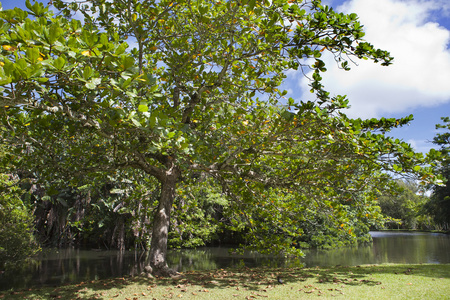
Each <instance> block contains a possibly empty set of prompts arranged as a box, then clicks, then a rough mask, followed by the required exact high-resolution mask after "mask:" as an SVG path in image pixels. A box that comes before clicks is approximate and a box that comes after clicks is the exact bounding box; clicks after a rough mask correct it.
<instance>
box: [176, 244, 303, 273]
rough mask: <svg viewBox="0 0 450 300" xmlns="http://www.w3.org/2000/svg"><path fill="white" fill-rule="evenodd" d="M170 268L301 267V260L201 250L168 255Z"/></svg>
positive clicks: (181, 269) (250, 253)
mask: <svg viewBox="0 0 450 300" xmlns="http://www.w3.org/2000/svg"><path fill="white" fill-rule="evenodd" d="M168 263H169V266H170V267H171V268H173V269H175V270H177V271H188V270H213V269H220V268H239V267H294V266H296V267H299V266H302V260H301V259H300V258H284V257H273V256H270V255H261V254H258V253H256V252H245V253H244V254H242V255H238V254H230V253H229V249H228V248H217V247H215V248H201V249H184V250H178V251H173V252H171V253H170V255H168Z"/></svg>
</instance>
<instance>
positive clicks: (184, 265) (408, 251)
mask: <svg viewBox="0 0 450 300" xmlns="http://www.w3.org/2000/svg"><path fill="white" fill-rule="evenodd" d="M371 234H372V237H373V244H371V245H364V246H358V247H351V248H340V249H333V250H305V251H304V252H305V257H304V258H300V259H284V258H279V257H272V256H264V255H259V254H256V253H251V252H249V253H245V254H244V255H233V254H229V251H228V250H229V248H225V247H222V248H221V247H214V248H212V247H211V248H206V247H205V248H198V249H195V250H194V249H188V250H180V251H170V252H169V255H168V263H169V265H170V266H171V267H172V268H174V269H176V270H178V271H187V270H209V269H218V268H228V267H240V266H247V267H255V266H271V267H295V266H305V267H313V266H335V265H347V266H355V265H363V264H383V263H413V264H418V263H438V264H439V263H440V264H446V263H450V235H445V234H438V233H409V232H395V233H393V232H376V231H375V232H371ZM146 261H147V254H146V253H143V252H135V251H132V252H125V253H120V252H118V251H93V250H77V249H62V250H61V249H60V250H47V251H45V252H43V253H42V254H41V255H40V257H39V260H37V261H36V262H34V263H32V264H30V265H29V266H28V267H24V268H23V269H22V270H16V271H14V273H13V274H8V273H7V272H4V273H1V274H0V290H5V289H10V288H12V287H14V288H27V287H31V286H42V285H55V286H56V285H61V284H66V283H73V282H81V281H88V280H94V279H104V278H109V277H118V276H127V275H131V276H133V275H137V274H140V273H141V272H142V270H143V268H144V266H145V265H147V263H146Z"/></svg>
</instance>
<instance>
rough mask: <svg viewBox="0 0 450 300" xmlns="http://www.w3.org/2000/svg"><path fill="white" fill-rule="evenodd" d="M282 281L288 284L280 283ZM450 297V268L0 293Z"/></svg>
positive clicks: (268, 274) (198, 275) (199, 275)
mask: <svg viewBox="0 0 450 300" xmlns="http://www.w3.org/2000/svg"><path fill="white" fill-rule="evenodd" d="M277 277H279V278H280V279H281V281H282V283H279V282H278V280H277ZM181 298H183V299H264V298H267V299H310V298H322V299H331V298H340V299H450V264H447V265H432V264H425V265H389V264H388V265H371V266H357V267H339V266H338V267H333V268H303V269H302V268H286V269H283V268H253V269H249V268H243V269H236V270H223V269H220V270H214V271H196V272H186V273H184V274H183V276H182V277H181V278H178V279H168V278H152V279H149V278H146V277H143V276H142V277H129V278H115V279H108V280H98V281H91V282H81V283H79V284H74V285H66V286H61V287H57V288H39V289H30V290H24V291H8V292H0V299H124V300H141V299H181Z"/></svg>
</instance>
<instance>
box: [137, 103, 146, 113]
mask: <svg viewBox="0 0 450 300" xmlns="http://www.w3.org/2000/svg"><path fill="white" fill-rule="evenodd" d="M138 111H140V112H147V111H148V106H147V104H139V106H138Z"/></svg>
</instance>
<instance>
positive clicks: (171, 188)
mask: <svg viewBox="0 0 450 300" xmlns="http://www.w3.org/2000/svg"><path fill="white" fill-rule="evenodd" d="M180 174H181V173H180V170H179V169H178V168H177V167H176V166H172V167H171V168H170V169H168V170H167V171H166V172H165V176H163V178H160V179H161V180H160V181H161V194H160V196H159V204H158V209H157V211H156V213H155V215H154V220H153V233H152V242H151V247H150V266H151V267H152V273H153V275H156V276H164V277H168V276H171V275H175V274H176V272H175V271H174V270H171V269H170V268H169V267H168V265H167V261H166V256H167V240H168V234H169V226H170V213H171V210H172V204H173V201H174V199H175V192H176V184H177V181H178V178H179V177H180Z"/></svg>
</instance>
